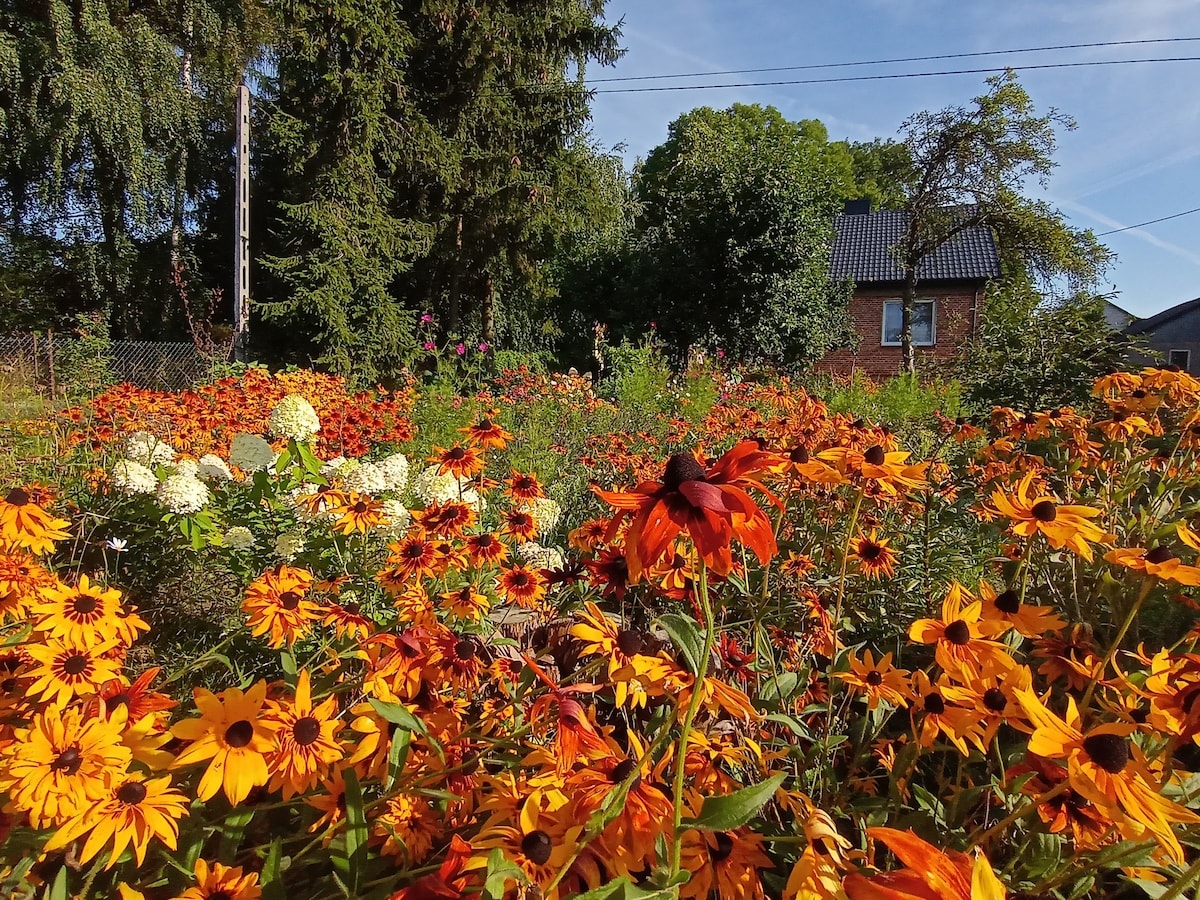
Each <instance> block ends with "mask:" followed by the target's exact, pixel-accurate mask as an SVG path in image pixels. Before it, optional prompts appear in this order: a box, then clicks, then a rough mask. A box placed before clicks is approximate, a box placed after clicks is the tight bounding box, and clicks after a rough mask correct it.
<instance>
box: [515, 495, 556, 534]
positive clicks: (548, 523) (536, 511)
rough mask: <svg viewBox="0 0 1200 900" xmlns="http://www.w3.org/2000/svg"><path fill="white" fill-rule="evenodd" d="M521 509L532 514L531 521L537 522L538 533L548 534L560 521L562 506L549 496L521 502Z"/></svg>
mask: <svg viewBox="0 0 1200 900" xmlns="http://www.w3.org/2000/svg"><path fill="white" fill-rule="evenodd" d="M521 509H523V510H524V511H525V512H527V513H529V514H530V515H531V516H533V521H534V522H536V523H537V530H538V534H542V535H545V534H549V533H550V532H552V531H553V530H554V529H555V528H557V527H558V523H559V522H561V521H562V507H561V506H559V505H558V503H557V502H556V501H554V500H551V499H550V498H549V497H538V498H537V499H535V500H526V501H525V502H524V503H522V504H521Z"/></svg>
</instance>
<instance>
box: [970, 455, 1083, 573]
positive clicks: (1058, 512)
mask: <svg viewBox="0 0 1200 900" xmlns="http://www.w3.org/2000/svg"><path fill="white" fill-rule="evenodd" d="M1033 479H1034V473H1033V472H1030V473H1029V474H1027V475H1026V476H1025V477H1024V478H1022V479H1021V480H1020V481H1019V482H1018V483H1017V487H1016V490H1015V491H1014V492H1013V493H1012V494H1011V495H1009V494H1006V493H1005V492H1004V491H1000V490H997V491H995V492H993V493H992V504H993V505H994V506H995V507H996V511H997V512H999V513H1000V515H1002V516H1005V517H1007V518H1009V519H1012V520H1013V525H1012V530H1013V533H1014V534H1018V535H1020V536H1021V537H1029V536H1031V535H1033V534H1034V533H1036V532H1039V531H1040V532H1041V533H1042V534H1044V535H1045V536H1046V540H1047V541H1049V543H1050V546H1051V547H1053V548H1054V549H1055V550H1061V549H1062V548H1063V547H1067V548H1069V549H1071V550H1072V551H1074V552H1075V553H1078V554H1079V555H1080V556H1082V557H1083V558H1084V559H1086V560H1088V561H1089V562H1090V561H1091V559H1092V548H1091V547H1090V546H1088V545H1089V543H1093V544H1094V543H1096V542H1098V541H1102V540H1104V538H1105V533H1104V530H1103V529H1102V528H1100V526H1098V525H1096V524H1095V523H1094V522H1092V521H1090V520H1091V519H1094V518H1095V517H1096V516H1098V515H1100V510H1098V509H1096V508H1095V507H1091V506H1076V505H1072V504H1059V502H1058V501H1057V500H1056V499H1054V498H1053V497H1051V496H1049V495H1047V494H1039V495H1038V496H1035V497H1033V498H1030V496H1029V489H1030V487H1031V486H1032V484H1033Z"/></svg>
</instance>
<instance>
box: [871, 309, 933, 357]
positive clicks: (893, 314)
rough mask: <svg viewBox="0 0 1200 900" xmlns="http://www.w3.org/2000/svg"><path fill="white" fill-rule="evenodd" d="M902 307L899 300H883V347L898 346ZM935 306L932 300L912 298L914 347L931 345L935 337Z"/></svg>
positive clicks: (901, 323) (902, 313)
mask: <svg viewBox="0 0 1200 900" xmlns="http://www.w3.org/2000/svg"><path fill="white" fill-rule="evenodd" d="M903 315H904V308H903V305H902V301H900V300H885V301H884V302H883V341H882V342H881V343H882V345H883V346H884V347H899V346H900V329H901V327H902V325H903ZM936 318H937V314H936V307H935V304H934V301H932V300H914V301H913V313H912V337H913V346H914V347H932V346H933V343H934V341H935V340H936V338H937V334H936V328H935V327H934V321H935V319H936Z"/></svg>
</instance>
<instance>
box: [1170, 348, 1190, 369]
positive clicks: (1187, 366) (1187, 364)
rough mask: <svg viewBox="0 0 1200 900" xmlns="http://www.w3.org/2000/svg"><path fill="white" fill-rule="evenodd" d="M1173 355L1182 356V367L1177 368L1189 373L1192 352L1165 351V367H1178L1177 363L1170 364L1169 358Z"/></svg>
mask: <svg viewBox="0 0 1200 900" xmlns="http://www.w3.org/2000/svg"><path fill="white" fill-rule="evenodd" d="M1175 353H1182V354H1183V358H1184V363H1183V365H1182V366H1179V368H1181V369H1183V371H1185V372H1189V371H1191V368H1192V351H1191V350H1169V351H1167V365H1169V366H1174V365H1179V364H1178V363H1173V362H1171V356H1172V355H1173V354H1175Z"/></svg>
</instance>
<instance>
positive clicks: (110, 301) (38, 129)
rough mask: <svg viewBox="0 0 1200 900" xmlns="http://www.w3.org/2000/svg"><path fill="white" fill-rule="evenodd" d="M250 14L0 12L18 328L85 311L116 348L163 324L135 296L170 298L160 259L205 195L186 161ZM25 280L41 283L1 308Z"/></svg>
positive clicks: (1, 237)
mask: <svg viewBox="0 0 1200 900" xmlns="http://www.w3.org/2000/svg"><path fill="white" fill-rule="evenodd" d="M251 3H252V0H247V2H245V3H242V2H237V0H235V2H232V3H222V4H220V5H213V4H210V3H208V2H206V0H199V2H195V3H188V4H179V5H174V6H170V5H156V4H150V5H148V6H141V7H138V6H134V7H131V6H130V5H129V4H124V3H120V2H116V0H98V2H90V3H81V4H76V3H66V2H59V0H54V2H49V3H44V4H33V3H26V2H19V3H11V4H7V5H6V6H5V8H4V10H3V11H0V25H2V26H3V27H0V95H2V96H3V97H4V98H5V102H4V104H3V109H2V110H0V134H2V135H3V139H4V145H5V153H4V155H3V157H2V158H0V208H3V212H4V214H3V216H0V220H2V221H3V222H4V226H3V229H2V231H0V245H2V246H4V248H5V250H4V257H5V258H3V259H0V283H3V284H4V287H3V288H0V290H3V291H4V292H5V293H8V294H9V295H10V302H11V300H14V299H15V300H16V301H17V304H18V308H19V306H20V305H21V304H22V303H23V304H24V305H25V306H26V310H25V312H26V315H25V316H24V318H25V319H26V321H25V322H22V323H20V324H23V325H24V326H25V327H48V326H55V325H61V324H62V323H63V320H64V319H69V318H70V317H71V316H72V315H74V314H76V313H78V312H81V311H90V310H96V309H105V310H106V311H107V312H108V313H109V315H110V320H111V322H112V323H113V324H114V325H116V326H117V327H118V328H119V329H120V330H122V331H124V332H126V333H128V334H135V335H136V334H138V333H140V332H142V331H143V330H146V329H149V328H154V327H156V326H158V325H161V324H162V312H163V311H164V308H165V307H164V304H162V303H156V304H149V305H147V304H144V303H143V298H144V292H143V290H142V289H141V288H142V287H143V286H145V285H148V284H150V285H153V286H154V287H155V288H157V289H160V290H161V289H165V288H166V287H167V286H168V285H169V283H170V271H171V270H170V261H171V256H172V254H168V253H167V252H166V249H165V248H166V245H167V243H168V241H173V240H176V239H182V236H183V233H184V230H185V221H184V220H185V218H186V210H187V208H188V207H189V203H193V202H194V201H195V199H196V198H197V197H198V196H200V195H201V194H202V193H203V192H204V191H206V190H207V189H208V187H209V185H210V182H209V180H208V178H207V177H206V175H205V174H202V173H201V172H196V171H194V170H193V169H189V160H190V161H191V165H192V166H194V164H195V163H196V162H197V160H198V159H199V158H200V157H201V156H202V155H203V152H202V151H203V150H204V149H205V135H204V127H203V126H204V124H205V123H206V122H210V121H211V120H212V118H213V109H212V107H211V106H210V102H211V101H212V100H213V98H214V97H219V98H220V99H219V102H220V103H222V104H223V103H225V102H226V97H227V95H228V90H229V87H230V85H231V84H232V83H234V80H235V79H236V78H237V77H239V75H240V72H241V69H242V67H243V66H244V65H245V63H246V61H247V59H248V58H249V56H250V55H251V54H252V53H253V52H254V50H252V49H248V48H253V47H255V46H256V44H257V33H258V28H259V22H260V18H261V17H260V15H259V13H258V12H257V11H256V10H255V9H253V8H251ZM185 70H186V71H187V72H188V76H189V77H188V78H186V79H185V78H184V77H183V74H184V72H185ZM185 82H186V83H185ZM220 152H221V154H222V156H224V155H225V154H226V152H227V147H222V148H221V150H220ZM189 172H191V173H192V177H190V178H189ZM26 273H36V274H37V276H38V277H37V278H36V279H34V280H26V282H25V284H24V285H23V290H24V297H23V298H14V297H12V293H11V292H12V291H13V290H14V286H15V285H16V284H20V282H21V276H22V275H23V274H26ZM135 286H136V287H137V288H138V289H135ZM6 305H7V304H6ZM30 308H32V310H33V311H34V313H35V314H34V321H28V318H29V316H28V311H29V309H30ZM9 309H10V315H11V312H12V311H13V310H12V307H11V306H10V307H9ZM14 324H18V323H16V322H15V323H14Z"/></svg>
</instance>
